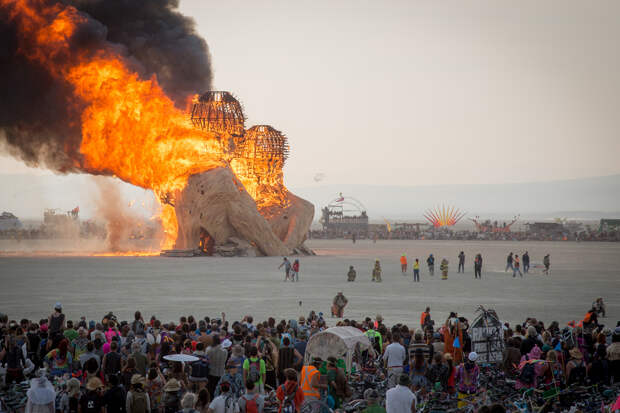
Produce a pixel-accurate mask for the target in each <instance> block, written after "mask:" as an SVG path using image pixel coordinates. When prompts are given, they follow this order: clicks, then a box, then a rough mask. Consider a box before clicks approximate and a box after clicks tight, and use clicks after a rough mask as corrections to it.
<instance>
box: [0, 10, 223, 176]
mask: <svg viewBox="0 0 620 413" xmlns="http://www.w3.org/2000/svg"><path fill="white" fill-rule="evenodd" d="M39 2H40V3H43V7H50V6H52V5H54V4H57V3H62V4H64V5H71V6H74V7H75V8H76V9H77V10H78V11H79V12H80V13H82V14H83V16H85V17H86V19H84V22H83V23H82V24H81V25H80V26H79V27H78V32H77V33H75V34H74V35H73V36H72V38H71V42H72V45H71V52H72V53H71V55H59V56H57V57H56V58H58V59H65V60H70V59H72V58H73V56H76V55H78V54H80V53H95V52H96V51H97V50H102V49H108V48H114V49H115V50H116V51H117V52H118V53H119V54H121V55H122V56H124V57H125V58H126V60H127V62H128V65H129V66H130V67H131V68H132V69H133V70H135V71H136V72H137V73H138V74H139V75H140V76H141V77H142V78H143V79H148V78H151V77H152V76H156V77H157V80H158V82H159V84H160V85H161V86H162V89H163V90H164V91H165V92H166V93H167V95H168V96H169V97H170V98H171V99H172V100H173V101H174V102H175V104H176V105H177V107H179V108H184V107H185V104H186V99H187V97H188V96H189V95H190V94H193V93H199V92H203V91H205V90H209V89H210V88H211V80H212V70H211V64H210V57H209V51H208V47H207V43H206V42H205V41H204V40H203V39H202V38H200V37H199V36H198V35H197V33H196V31H195V25H194V22H193V20H192V19H190V18H188V17H185V16H183V15H181V14H180V13H179V12H178V11H177V8H178V0H39ZM9 3H10V2H6V1H2V0H0V141H3V142H4V143H6V145H3V146H4V147H5V148H6V150H7V151H8V153H9V154H11V155H13V156H15V157H17V158H19V159H21V160H23V161H24V162H25V163H27V164H28V165H30V166H41V167H46V168H49V169H52V170H55V171H57V172H77V171H80V170H81V156H80V153H79V148H80V142H81V130H80V121H79V120H80V114H81V112H82V109H83V108H82V107H80V104H79V102H78V103H77V104H76V103H75V99H68V97H69V96H71V93H72V90H71V87H70V86H69V85H67V84H66V83H65V82H64V81H61V80H59V79H57V78H54V77H53V76H51V75H50V74H49V72H48V71H47V70H46V69H45V68H44V67H42V66H41V65H39V64H37V63H36V62H34V61H32V60H28V59H26V58H25V57H24V56H23V55H21V54H20V53H19V50H18V41H17V36H18V33H17V28H16V26H15V24H14V23H13V22H12V20H11V17H10V4H9ZM7 4H9V5H7ZM69 101H72V102H73V103H72V104H71V105H69V104H68V103H67V102H69ZM0 143H2V142H0Z"/></svg>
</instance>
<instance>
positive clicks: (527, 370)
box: [519, 363, 536, 386]
mask: <svg viewBox="0 0 620 413" xmlns="http://www.w3.org/2000/svg"><path fill="white" fill-rule="evenodd" d="M519 381H520V382H521V383H523V384H527V385H528V386H533V385H534V384H535V381H536V366H534V364H533V363H526V364H525V365H524V366H523V368H522V369H521V373H520V374H519Z"/></svg>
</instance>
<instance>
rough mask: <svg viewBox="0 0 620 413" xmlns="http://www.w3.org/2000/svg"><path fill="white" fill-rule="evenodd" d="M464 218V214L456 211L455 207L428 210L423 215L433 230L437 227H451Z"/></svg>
mask: <svg viewBox="0 0 620 413" xmlns="http://www.w3.org/2000/svg"><path fill="white" fill-rule="evenodd" d="M464 216H465V213H464V212H461V211H459V210H458V208H455V207H450V206H449V207H447V208H446V207H444V206H443V205H442V206H441V207H435V208H434V209H429V210H427V211H426V212H425V213H424V218H426V219H427V220H428V221H429V222H430V223H431V224H433V226H434V227H435V228H439V227H451V226H453V225H454V224H456V223H457V222H459V221H460V220H461V218H463V217H464Z"/></svg>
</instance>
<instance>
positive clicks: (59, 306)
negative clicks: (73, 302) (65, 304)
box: [54, 301, 62, 310]
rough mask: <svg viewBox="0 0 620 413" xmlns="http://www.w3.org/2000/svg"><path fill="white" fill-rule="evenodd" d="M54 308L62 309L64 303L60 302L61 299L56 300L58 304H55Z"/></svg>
mask: <svg viewBox="0 0 620 413" xmlns="http://www.w3.org/2000/svg"><path fill="white" fill-rule="evenodd" d="M54 309H55V310H62V304H60V301H58V302H56V305H54Z"/></svg>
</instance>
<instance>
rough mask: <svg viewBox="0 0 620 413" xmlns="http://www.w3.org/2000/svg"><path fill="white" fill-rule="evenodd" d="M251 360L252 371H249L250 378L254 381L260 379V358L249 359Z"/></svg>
mask: <svg viewBox="0 0 620 413" xmlns="http://www.w3.org/2000/svg"><path fill="white" fill-rule="evenodd" d="M248 361H249V362H250V371H249V373H248V380H249V381H251V382H252V383H256V382H259V381H260V378H261V377H260V359H257V360H256V361H252V360H248Z"/></svg>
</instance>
